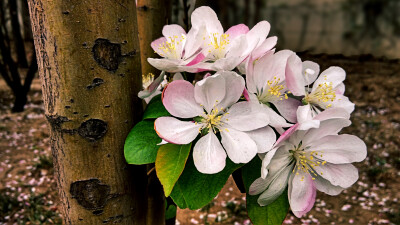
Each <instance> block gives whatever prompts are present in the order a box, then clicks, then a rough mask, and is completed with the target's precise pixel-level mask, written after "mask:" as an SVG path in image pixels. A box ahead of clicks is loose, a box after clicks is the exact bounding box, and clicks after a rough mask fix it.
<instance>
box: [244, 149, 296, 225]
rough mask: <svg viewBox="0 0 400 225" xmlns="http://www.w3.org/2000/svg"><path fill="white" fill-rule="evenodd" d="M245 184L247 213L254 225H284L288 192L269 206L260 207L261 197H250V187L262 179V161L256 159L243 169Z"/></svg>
mask: <svg viewBox="0 0 400 225" xmlns="http://www.w3.org/2000/svg"><path fill="white" fill-rule="evenodd" d="M242 175H243V183H244V185H245V187H246V192H247V193H246V207H247V213H248V216H249V218H250V220H251V222H252V223H253V224H254V225H275V224H282V222H283V221H284V220H285V217H286V214H287V212H288V210H289V201H288V198H287V191H284V192H283V194H282V195H281V196H279V197H278V198H277V199H276V200H275V201H274V202H272V203H271V204H269V205H267V206H260V205H259V204H258V203H257V199H258V197H259V195H249V194H248V193H249V187H250V185H251V184H252V183H253V182H254V181H255V180H256V179H257V178H259V177H261V160H260V158H259V157H255V158H254V159H253V160H252V161H251V162H249V163H248V164H246V165H245V166H244V167H243V168H242Z"/></svg>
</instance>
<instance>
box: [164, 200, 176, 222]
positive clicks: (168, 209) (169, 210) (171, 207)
mask: <svg viewBox="0 0 400 225" xmlns="http://www.w3.org/2000/svg"><path fill="white" fill-rule="evenodd" d="M176 210H177V208H176V205H175V204H173V202H172V204H168V201H165V220H169V219H172V218H175V217H176Z"/></svg>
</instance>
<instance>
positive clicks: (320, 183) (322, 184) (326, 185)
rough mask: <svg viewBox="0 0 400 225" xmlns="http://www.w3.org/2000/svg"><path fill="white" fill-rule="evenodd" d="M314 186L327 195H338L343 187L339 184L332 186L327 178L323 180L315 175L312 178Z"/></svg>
mask: <svg viewBox="0 0 400 225" xmlns="http://www.w3.org/2000/svg"><path fill="white" fill-rule="evenodd" d="M314 184H315V187H316V188H317V189H318V191H322V192H324V193H325V194H328V195H338V194H340V193H341V192H342V191H343V190H344V188H342V187H340V186H334V185H332V184H331V182H329V181H328V180H325V179H324V178H322V177H321V176H317V177H316V178H315V180H314Z"/></svg>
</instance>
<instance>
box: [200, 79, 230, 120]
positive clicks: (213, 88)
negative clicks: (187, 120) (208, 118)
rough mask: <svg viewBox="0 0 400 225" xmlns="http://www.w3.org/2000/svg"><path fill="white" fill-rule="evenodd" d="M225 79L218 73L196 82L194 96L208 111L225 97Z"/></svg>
mask: <svg viewBox="0 0 400 225" xmlns="http://www.w3.org/2000/svg"><path fill="white" fill-rule="evenodd" d="M225 89H226V87H225V80H224V78H223V77H221V76H220V75H218V74H216V75H213V76H211V77H207V78H206V79H203V80H201V81H199V82H197V83H196V85H195V87H194V98H195V99H196V101H197V102H198V103H200V104H201V105H202V106H203V107H204V108H205V109H206V111H207V112H208V113H211V110H212V109H213V108H214V107H215V106H216V105H218V104H219V103H220V102H221V101H222V99H224V97H225V93H226V90H225Z"/></svg>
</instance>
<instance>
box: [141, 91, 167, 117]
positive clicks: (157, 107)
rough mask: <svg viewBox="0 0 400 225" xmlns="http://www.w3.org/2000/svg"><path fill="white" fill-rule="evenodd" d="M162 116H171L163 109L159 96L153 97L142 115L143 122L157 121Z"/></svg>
mask: <svg viewBox="0 0 400 225" xmlns="http://www.w3.org/2000/svg"><path fill="white" fill-rule="evenodd" d="M162 116H171V114H169V112H168V111H167V110H166V109H165V107H164V105H163V103H162V101H161V94H160V95H157V96H154V97H153V98H152V99H151V100H150V102H149V104H148V105H147V107H146V110H145V111H144V113H143V120H147V119H157V118H158V117H162Z"/></svg>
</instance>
